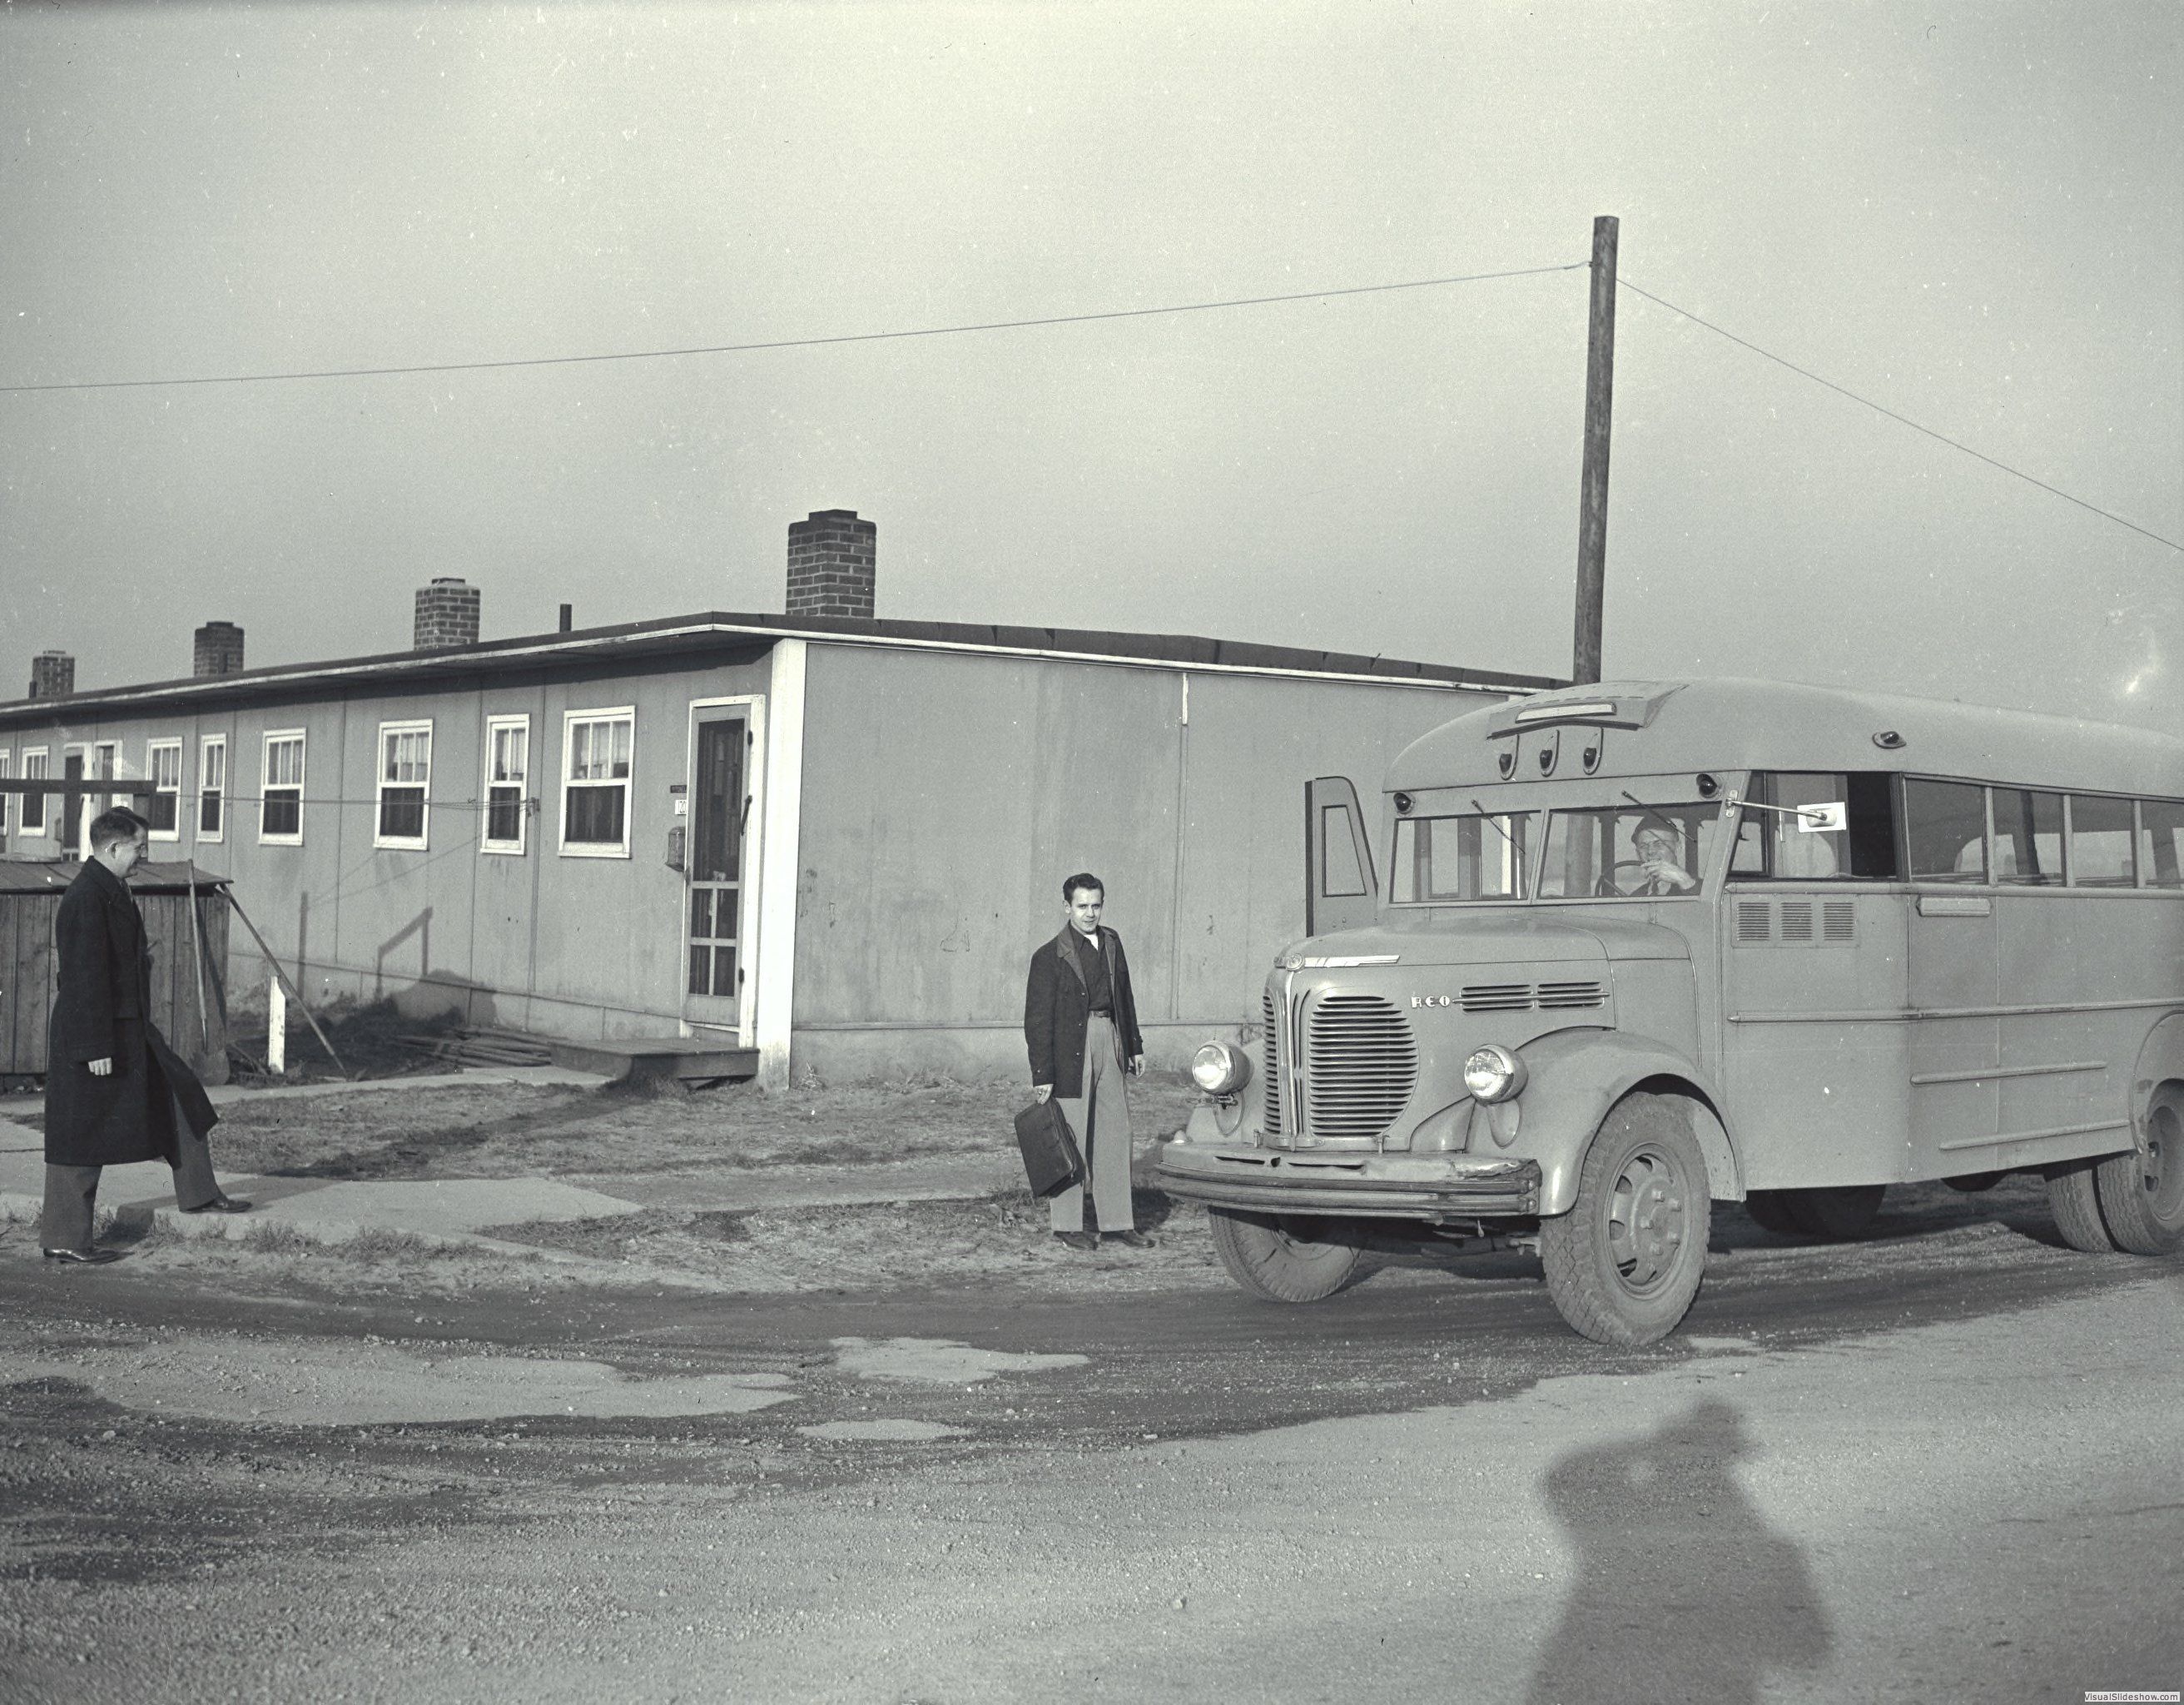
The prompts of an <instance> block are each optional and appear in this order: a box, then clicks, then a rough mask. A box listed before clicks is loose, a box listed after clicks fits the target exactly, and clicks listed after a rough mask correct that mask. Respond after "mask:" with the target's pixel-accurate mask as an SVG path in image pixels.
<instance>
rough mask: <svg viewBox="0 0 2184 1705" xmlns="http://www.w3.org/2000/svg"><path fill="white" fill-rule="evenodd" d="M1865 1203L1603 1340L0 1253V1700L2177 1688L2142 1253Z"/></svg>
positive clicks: (976, 1296) (1357, 1307) (1166, 1297)
mask: <svg viewBox="0 0 2184 1705" xmlns="http://www.w3.org/2000/svg"><path fill="white" fill-rule="evenodd" d="M1884 1229H1886V1231H1887V1232H1888V1233H1889V1235H1887V1236H1886V1237H1884V1238H1882V1239H1880V1240H1878V1241H1876V1242H1875V1243H1871V1244H1868V1245H1856V1246H1850V1247H1841V1248H1833V1247H1812V1246H1803V1247H1800V1246H1792V1245H1786V1244H1784V1243H1782V1242H1781V1241H1780V1240H1774V1239H1771V1238H1769V1237H1767V1236H1765V1235H1764V1234H1758V1233H1756V1232H1753V1231H1752V1230H1750V1229H1749V1228H1747V1227H1745V1226H1744V1225H1743V1223H1742V1222H1741V1220H1740V1219H1737V1218H1736V1217H1733V1216H1724V1224H1723V1226H1722V1228H1721V1229H1720V1232H1719V1235H1718V1237H1717V1239H1716V1246H1715V1251H1714V1254H1713V1258H1712V1261H1711V1262H1710V1265H1709V1269H1708V1286H1707V1289H1706V1290H1705V1292H1704V1293H1703V1294H1702V1297H1701V1300H1700V1303H1699V1306H1698V1307H1697V1310H1696V1311H1695V1312H1694V1313H1693V1315H1692V1317H1691V1320H1690V1321H1689V1323H1687V1326H1686V1329H1685V1333H1684V1334H1682V1335H1680V1337H1678V1338H1676V1339H1673V1340H1669V1342H1668V1343H1667V1344H1664V1345H1663V1346H1658V1347H1657V1348H1655V1349H1653V1350H1651V1351H1643V1352H1634V1353H1611V1352H1606V1351H1601V1350H1599V1349H1598V1348H1596V1346H1589V1345H1586V1344H1585V1343H1583V1342H1581V1341H1580V1340H1576V1339H1574V1338H1573V1337H1571V1336H1570V1335H1568V1334H1567V1333H1566V1332H1565V1331H1563V1329H1562V1328H1561V1327H1560V1325H1559V1323H1558V1322H1557V1319H1556V1318H1555V1316H1554V1314H1553V1311H1552V1308H1551V1307H1549V1305H1548V1303H1547V1301H1546V1298H1545V1296H1544V1294H1543V1292H1542V1288H1541V1284H1540V1282H1539V1279H1538V1269H1537V1265H1536V1263H1535V1262H1529V1261H1527V1260H1525V1259H1524V1258H1523V1257H1520V1256H1497V1257H1493V1258H1491V1259H1489V1260H1486V1261H1483V1262H1476V1263H1474V1264H1472V1265H1469V1266H1468V1267H1463V1268H1459V1269H1457V1271H1455V1272H1453V1273H1444V1272H1435V1271H1393V1272H1388V1273H1382V1274H1380V1275H1379V1276H1378V1277H1376V1278H1374V1279H1372V1280H1371V1281H1369V1282H1368V1283H1367V1284H1363V1285H1361V1286H1359V1287H1358V1288H1357V1289H1356V1290H1351V1291H1350V1292H1348V1293H1346V1294H1345V1295H1341V1296H1339V1297H1337V1298H1334V1299H1333V1300H1331V1301H1329V1302H1328V1303H1326V1304H1323V1305H1320V1306H1318V1307H1314V1308H1311V1309H1304V1310H1279V1309H1272V1308H1268V1307H1263V1306H1261V1305H1256V1304H1253V1303H1251V1302H1249V1301H1246V1300H1245V1299H1244V1298H1243V1297H1241V1296H1240V1295H1236V1294H1234V1293H1233V1292H1230V1291H1228V1290H1212V1289H1209V1288H1207V1287H1206V1286H1205V1285H1203V1284H1190V1285H1187V1286H1181V1287H1178V1288H1176V1289H1173V1290H1161V1289H1157V1288H1156V1289H1149V1290H1143V1291H1139V1292H1137V1293H1131V1292H1129V1291H1123V1290H1103V1291H1100V1292H1098V1293H1097V1294H1090V1295H1083V1296H1075V1295H1069V1294H1067V1292H1066V1291H1063V1290H1059V1289H1057V1288H1056V1287H1055V1286H1052V1285H1049V1286H1047V1287H1045V1288H1044V1289H1036V1288H1034V1289H1028V1290H1027V1289H1023V1288H1016V1289H1010V1290H995V1289H993V1288H987V1289H984V1290H975V1291H970V1290H967V1291H957V1292H952V1293H951V1292H946V1291H935V1292H927V1293H922V1294H919V1295H902V1294H860V1295H799V1296H779V1297H722V1296H718V1295H692V1294H689V1293H685V1292H678V1291H672V1290H666V1291H649V1290H639V1289H637V1288H635V1287H631V1286H627V1285H625V1286H620V1287H616V1288H614V1289H612V1290H577V1289H572V1288H569V1287H566V1286H560V1287H556V1288H554V1289H550V1290H549V1289H546V1288H543V1287H539V1288H532V1289H525V1288H521V1286H520V1285H513V1286H510V1287H508V1288H499V1289H494V1288H482V1289H471V1290H465V1291H461V1292H456V1293H450V1292H448V1291H447V1290H444V1289H440V1290H433V1291H432V1292H429V1293H427V1292H426V1291H423V1290H420V1291H417V1292H415V1293H414V1294H409V1295H404V1294H402V1293H400V1292H398V1291H392V1290H388V1291H382V1292H381V1293H379V1294H377V1295H370V1296H362V1295H348V1296H344V1295H337V1294H332V1293H330V1292H320V1293H312V1294H304V1293H302V1292H298V1291H295V1290H290V1291H288V1292H287V1294H277V1295H276V1294H253V1285H252V1284H250V1282H249V1278H248V1273H249V1270H248V1268H247V1267H245V1268H242V1269H240V1270H239V1271H233V1272H231V1271H225V1270H223V1272H221V1273H218V1274H214V1273H207V1274H206V1275H203V1278H202V1280H201V1284H200V1288H198V1289H197V1290H187V1289H184V1288H181V1287H180V1286H178V1284H177V1283H176V1279H177V1275H176V1274H175V1273H158V1274H152V1273H147V1274H143V1275H140V1276H134V1277H132V1276H131V1274H130V1273H129V1272H128V1269H127V1267H126V1265H124V1266H122V1267H120V1268H113V1269H108V1270H105V1271H103V1272H99V1273H56V1272H53V1271H50V1270H47V1269H45V1268H42V1267H41V1266H39V1265H38V1264H37V1263H36V1262H26V1261H24V1260H22V1259H21V1258H20V1256H21V1253H22V1251H21V1250H20V1248H19V1247H13V1246H11V1247H8V1248H6V1249H0V1257H4V1258H0V1315H4V1321H0V1387H4V1396H5V1404H6V1407H5V1417H4V1422H0V1443H3V1444H4V1446H5V1448H4V1450H0V1507H4V1509H5V1512H6V1521H5V1524H4V1527H0V1546H4V1551H0V1698H6V1699H8V1700H14V1699H26V1700H29V1699H36V1700H62V1699H67V1700H99V1699H108V1698H111V1699H116V1700H120V1699H130V1700H132V1701H143V1700H169V1699H172V1700H196V1699H213V1698H216V1699H226V1698H229V1697H239V1698H243V1699H253V1698H263V1699H278V1700H286V1699H291V1698H296V1697H314V1698H327V1699H339V1698H352V1699H359V1700H364V1699H373V1700H376V1699H385V1700H405V1701H406V1700H424V1701H435V1700H450V1701H453V1700H501V1699H507V1700H517V1699H522V1700H532V1699H571V1700H574V1699H589V1698H595V1697H610V1696H611V1697H624V1698H632V1699H663V1700H664V1699H677V1698H679V1699H691V1700H700V1699H704V1700H711V1699H750V1700H775V1699H843V1700H878V1701H904V1702H907V1701H920V1700H928V1701H956V1700H989V1699H992V1700H1000V1699H1022V1698H1041V1699H1140V1698H1145V1699H1154V1698H1178V1699H1184V1698H1188V1699H1219V1700H1224V1701H1226V1700H1240V1699H1268V1700H1330V1701H1332V1700H1341V1701H1345V1702H1350V1701H1354V1700H1356V1699H1357V1698H1359V1697H1388V1696H1395V1697H1402V1696H1405V1695H1408V1696H1412V1697H1436V1698H1476V1699H1482V1700H1489V1699H1490V1700H1502V1699H1527V1698H1529V1699H1533V1700H1538V1701H1547V1700H1555V1699H1568V1700H1590V1699H1596V1698H1614V1699H1617V1700H1623V1701H1642V1700H1649V1699H1660V1700H1669V1699H1674V1700H1692V1699H1756V1698H1758V1697H1768V1698H1782V1699H1797V1700H1813V1701H1821V1700H1826V1701H1837V1700H1858V1699H1872V1700H1906V1699H1916V1700H1936V1699H1958V1698H1961V1699H1967V1700H1970V1699H2053V1700H2059V1701H2061V1700H2075V1699H2077V1698H2078V1697H2080V1696H2081V1693H2082V1691H2084V1690H2086V1689H2088V1688H2095V1687H2142V1688H2143V1687H2170V1688H2173V1687H2176V1686H2177V1685H2179V1681H2180V1678H2184V1632H2180V1630H2179V1626H2178V1617H2177V1612H2176V1606H2177V1605H2178V1604H2179V1603H2184V1563H2180V1558H2184V1543H2180V1542H2184V1424H2180V1423H2179V1420H2178V1418H2177V1406H2176V1401H2175V1385H2176V1375H2175V1369H2176V1367H2177V1366H2178V1365H2180V1357H2184V1277H2180V1276H2179V1275H2178V1273H2176V1270H2175V1269H2174V1268H2157V1267H2155V1266H2153V1265H2150V1264H2148V1263H2144V1262H2130V1261H2102V1260H2096V1259H2093V1258H2091V1257H2085V1256H2075V1255H2072V1254H2070V1253H2069V1252H2067V1251H2061V1250H2059V1249H2056V1248H2054V1247H2052V1246H2050V1245H2049V1244H2048V1242H2046V1241H2043V1240H2042V1232H2043V1231H2044V1218H2043V1217H2042V1214H2041V1213H2040V1212H2039V1211H2038V1209H2037V1205H2036V1202H2035V1201H2033V1200H2032V1199H2031V1195H2030V1194H2029V1193H2028V1192H2026V1191H2025V1190H2015V1191H2014V1193H2013V1187H2012V1186H2007V1185H2006V1186H2005V1187H2004V1188H2003V1190H2000V1191H1997V1192H1995V1193H1994V1194H1993V1195H1992V1196H1990V1197H1986V1198H1983V1199H1981V1201H1979V1202H1978V1203H1975V1204H1966V1203H1964V1201H1960V1200H1957V1199H1953V1198H1950V1197H1948V1196H1947V1194H1946V1193H1942V1192H1938V1191H1936V1192H1934V1193H1933V1194H1932V1195H1931V1199H1919V1200H1914V1201H1910V1202H1909V1203H1908V1204H1905V1205H1902V1206H1898V1207H1897V1208H1895V1209H1894V1210H1892V1213H1891V1215H1890V1217H1889V1218H1888V1220H1887V1221H1886V1225H1885V1228H1884ZM1114 1258H1116V1259H1122V1258H1123V1257H1121V1256H1117V1257H1114Z"/></svg>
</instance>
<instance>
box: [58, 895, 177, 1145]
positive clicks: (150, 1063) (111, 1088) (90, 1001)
mask: <svg viewBox="0 0 2184 1705" xmlns="http://www.w3.org/2000/svg"><path fill="white" fill-rule="evenodd" d="M53 949H54V955H53V956H54V963H55V967H56V969H57V971H58V975H59V987H58V989H56V990H55V992H54V995H53V1017H52V1019H51V1021H50V1022H49V1024H48V1026H47V1033H46V1040H47V1048H46V1159H47V1161H49V1162H52V1163H53V1165H55V1166H64V1167H111V1166H120V1165H124V1164H125V1163H126V1162H131V1161H149V1160H171V1159H173V1158H174V1155H175V1103H176V1102H177V1101H178V1100H179V1101H180V1103H181V1109H182V1115H183V1117H185V1118H187V1120H188V1121H189V1123H190V1128H192V1130H194V1131H196V1132H198V1134H200V1135H202V1134H203V1133H205V1132H206V1131H209V1130H210V1129H211V1128H212V1127H213V1125H214V1122H215V1121H216V1120H217V1119H218V1117H219V1115H218V1114H216V1113H214V1112H213V1109H212V1103H211V1101H209V1100H207V1099H206V1096H205V1092H204V1086H203V1084H199V1083H198V1080H197V1077H196V1074H195V1073H192V1071H191V1070H190V1068H189V1067H187V1065H185V1064H184V1063H183V1062H182V1061H181V1059H179V1058H178V1057H177V1056H175V1052H174V1050H172V1049H170V1047H168V1045H167V1043H166V1039H165V1038H164V1037H163V1036H161V1035H160V1034H159V1031H158V1030H156V1029H154V1028H153V1025H152V1019H151V1011H152V952H151V948H150V946H149V945H148V943H147V942H146V940H145V938H144V918H143V914H142V913H141V912H140V911H137V909H136V896H135V895H134V894H131V893H130V892H129V888H128V884H127V883H124V882H123V881H122V880H121V879H120V878H119V877H117V876H115V875H114V872H112V871H110V870H109V869H107V867H106V866H104V865H103V864H100V863H98V862H97V861H95V860H92V861H86V863H85V865H84V867H83V869H82V870H81V871H80V872H78V873H77V875H76V878H75V881H74V882H72V883H70V884H69V886H68V892H67V893H65V894H63V895H62V896H61V904H60V911H59V912H58V914H57V915H56V917H54V920H53ZM93 1060H111V1061H114V1069H113V1071H112V1072H111V1073H109V1075H108V1076H106V1077H103V1078H94V1077H93V1076H92V1074H91V1070H90V1062H91V1061H93Z"/></svg>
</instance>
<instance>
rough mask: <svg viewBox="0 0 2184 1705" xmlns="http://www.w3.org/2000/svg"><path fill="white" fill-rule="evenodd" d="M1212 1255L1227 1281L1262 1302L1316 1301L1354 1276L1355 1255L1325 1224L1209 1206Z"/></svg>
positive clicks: (1353, 1245)
mask: <svg viewBox="0 0 2184 1705" xmlns="http://www.w3.org/2000/svg"><path fill="white" fill-rule="evenodd" d="M1206 1219H1207V1221H1208V1222H1209V1223H1210V1224H1211V1226H1212V1232H1213V1248H1214V1252H1215V1253H1216V1254H1217V1255H1219V1256H1220V1257H1221V1264H1222V1266H1223V1267H1224V1268H1227V1269H1228V1270H1229V1278H1231V1279H1234V1280H1235V1281H1236V1283H1237V1284H1240V1285H1241V1286H1243V1288H1244V1289H1245V1290H1248V1291H1250V1292H1251V1295H1254V1296H1256V1297H1257V1298H1259V1299H1260V1300H1261V1301H1264V1302H1318V1301H1320V1300H1321V1299H1322V1298H1323V1297H1329V1296H1332V1295H1334V1293H1335V1292H1336V1291H1338V1290H1341V1289H1342V1287H1343V1286H1344V1285H1346V1284H1349V1283H1350V1282H1351V1279H1354V1278H1355V1277H1356V1276H1357V1260H1358V1254H1359V1251H1358V1248H1357V1245H1356V1244H1354V1243H1342V1242H1338V1241H1335V1240H1332V1239H1329V1237H1327V1235H1326V1229H1327V1228H1326V1225H1325V1223H1324V1222H1323V1221H1319V1220H1313V1219H1302V1218H1299V1217H1296V1216H1295V1215H1275V1214H1257V1213H1238V1212H1235V1211H1234V1209H1231V1208H1225V1207H1210V1208H1208V1209H1206Z"/></svg>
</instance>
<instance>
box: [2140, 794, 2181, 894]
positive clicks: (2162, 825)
mask: <svg viewBox="0 0 2184 1705" xmlns="http://www.w3.org/2000/svg"><path fill="white" fill-rule="evenodd" d="M2138 816H2139V824H2140V828H2139V835H2138V846H2139V858H2140V861H2141V863H2142V865H2143V866H2145V870H2146V883H2147V886H2148V887H2149V888H2184V861H2180V859H2179V856H2178V855H2179V853H2180V852H2184V801H2180V800H2140V801H2139V805H2138Z"/></svg>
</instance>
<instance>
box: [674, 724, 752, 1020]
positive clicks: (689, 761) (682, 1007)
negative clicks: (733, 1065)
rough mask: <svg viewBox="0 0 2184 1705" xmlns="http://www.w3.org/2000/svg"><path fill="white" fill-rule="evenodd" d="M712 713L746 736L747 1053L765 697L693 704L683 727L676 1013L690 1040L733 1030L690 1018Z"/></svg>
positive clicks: (742, 955)
mask: <svg viewBox="0 0 2184 1705" xmlns="http://www.w3.org/2000/svg"><path fill="white" fill-rule="evenodd" d="M708 710H715V711H717V710H740V711H741V712H742V713H743V716H744V733H745V735H746V737H747V738H746V740H745V747H746V752H745V757H744V790H745V791H746V792H747V793H749V795H750V811H749V813H748V815H747V816H745V817H744V835H743V857H744V879H743V881H742V883H740V884H739V885H738V890H737V894H736V905H737V912H738V916H737V918H736V964H737V966H738V968H740V969H741V970H742V972H743V973H744V976H743V983H742V986H741V987H740V988H738V989H737V991H736V1022H735V1027H734V1028H735V1034H736V1045H737V1046H738V1048H748V1047H750V1046H752V1045H753V1044H752V1040H751V1038H752V1017H753V1014H754V1013H755V1011H756V1010H757V1005H758V926H759V909H758V907H757V905H755V904H754V903H753V901H754V899H755V894H756V890H757V889H758V885H759V883H760V881H762V880H763V879H764V878H765V875H766V872H765V867H764V865H763V863H762V861H761V859H760V848H761V847H762V845H763V844H764V843H765V839H766V837H765V836H764V835H763V834H756V835H755V834H752V833H750V827H751V826H752V825H753V824H759V825H761V826H762V825H763V824H764V823H765V822H766V694H763V693H731V694H724V695H722V696H721V697H717V698H705V699H691V700H690V709H689V712H688V717H687V720H686V721H685V722H684V725H683V731H682V805H683V816H682V833H683V853H682V870H681V871H680V872H677V874H678V875H679V876H681V878H682V881H681V882H680V883H677V894H676V909H675V932H676V933H675V947H676V951H675V967H676V969H675V986H676V988H677V989H678V990H680V991H681V992H680V993H679V995H677V1005H676V1010H677V1012H678V1013H680V1014H681V1018H682V1025H681V1028H682V1034H684V1035H685V1036H694V1035H695V1034H697V1033H698V1032H699V1031H700V1030H709V1031H716V1032H717V1031H722V1030H726V1029H727V1028H729V1027H728V1026H727V1025H725V1024H717V1023H715V1022H712V1021H710V1020H709V1019H704V1018H693V1017H691V1016H690V1000H691V995H690V857H691V853H690V842H689V836H690V833H691V831H692V830H693V828H694V827H695V823H696V820H695V817H694V815H693V814H692V811H691V808H692V806H693V805H694V804H695V803H696V800H697V788H698V723H699V717H700V714H701V713H702V712H705V711H708Z"/></svg>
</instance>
